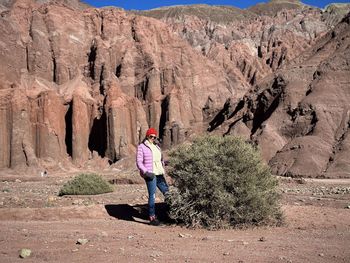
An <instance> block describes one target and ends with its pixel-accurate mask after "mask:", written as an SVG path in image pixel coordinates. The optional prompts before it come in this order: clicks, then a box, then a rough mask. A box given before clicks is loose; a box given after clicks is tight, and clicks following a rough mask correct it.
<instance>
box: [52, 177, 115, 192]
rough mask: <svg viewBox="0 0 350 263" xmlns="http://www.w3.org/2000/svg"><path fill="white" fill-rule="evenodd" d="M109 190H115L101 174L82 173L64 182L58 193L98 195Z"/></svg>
mask: <svg viewBox="0 0 350 263" xmlns="http://www.w3.org/2000/svg"><path fill="white" fill-rule="evenodd" d="M109 192H113V187H112V186H111V185H110V184H109V183H108V182H107V181H106V180H104V179H103V178H102V177H101V176H99V175H96V174H80V175H78V176H76V177H74V178H73V179H72V180H70V181H68V182H67V183H66V184H64V185H63V186H62V188H61V190H60V191H59V194H58V195H59V196H62V195H96V194H103V193H109Z"/></svg>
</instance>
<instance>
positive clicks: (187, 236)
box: [179, 233, 192, 238]
mask: <svg viewBox="0 0 350 263" xmlns="http://www.w3.org/2000/svg"><path fill="white" fill-rule="evenodd" d="M179 237H181V238H189V237H192V235H190V234H181V233H179Z"/></svg>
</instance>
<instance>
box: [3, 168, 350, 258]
mask: <svg viewBox="0 0 350 263" xmlns="http://www.w3.org/2000/svg"><path fill="white" fill-rule="evenodd" d="M70 177H71V175H62V174H55V175H52V174H49V176H47V177H39V176H38V177H21V176H14V175H11V176H4V175H1V177H0V262H1V263H5V262H11V263H13V262H157V261H158V262H350V249H349V248H350V209H349V208H350V180H332V181H330V180H328V181H327V180H294V179H280V191H281V192H282V193H283V199H282V207H283V210H284V213H285V218H286V219H285V221H286V222H285V224H284V225H283V226H281V227H260V228H254V229H246V230H237V229H232V230H220V231H207V230H198V229H196V230H193V229H187V228H183V227H180V226H175V225H167V224H165V225H162V226H160V227H154V226H149V225H148V222H147V220H146V219H147V216H146V210H147V207H146V206H145V204H146V203H147V192H146V188H145V186H144V184H130V182H139V180H138V179H137V178H134V177H133V178H131V179H130V178H129V179H128V180H116V182H117V184H115V185H114V187H115V191H114V192H113V193H109V194H103V195H98V196H64V197H58V196H57V193H58V191H59V189H60V187H61V186H62V185H63V184H64V183H65V182H66V181H67V180H68V179H69V178H70ZM106 177H107V178H108V179H113V178H115V176H113V174H109V175H106ZM126 179H127V178H126ZM133 179H135V180H133ZM124 182H129V184H125V183H124ZM161 201H162V200H161V199H158V203H159V204H158V208H159V209H158V210H160V208H161V207H162V203H161ZM80 238H84V239H87V240H88V242H87V243H86V244H84V245H79V244H76V243H77V240H78V239H80ZM22 248H29V249H31V251H32V254H31V256H30V257H28V258H25V259H21V258H19V250H20V249H22Z"/></svg>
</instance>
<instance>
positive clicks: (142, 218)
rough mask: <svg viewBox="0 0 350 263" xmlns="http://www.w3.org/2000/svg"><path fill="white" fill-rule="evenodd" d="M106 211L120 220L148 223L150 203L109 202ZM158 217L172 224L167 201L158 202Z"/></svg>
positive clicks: (164, 222)
mask: <svg viewBox="0 0 350 263" xmlns="http://www.w3.org/2000/svg"><path fill="white" fill-rule="evenodd" d="M105 208H106V211H107V213H108V214H109V215H110V216H113V217H115V218H117V219H119V220H126V221H134V222H138V223H141V224H148V223H149V221H148V205H147V204H145V205H134V206H132V205H129V204H117V205H113V204H108V205H105ZM156 211H157V218H158V219H159V221H160V222H162V223H163V224H172V223H174V222H173V220H171V218H170V217H169V207H168V205H167V204H166V203H156Z"/></svg>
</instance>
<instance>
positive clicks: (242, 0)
mask: <svg viewBox="0 0 350 263" xmlns="http://www.w3.org/2000/svg"><path fill="white" fill-rule="evenodd" d="M83 2H85V3H88V4H90V5H92V6H95V7H102V6H117V7H122V8H124V9H126V10H130V9H135V10H147V9H152V8H157V7H161V6H171V5H189V4H209V5H232V6H235V7H239V8H247V7H249V6H252V5H255V4H257V3H262V2H268V1H262V0H260V1H259V0H258V1H255V0H216V1H215V0H163V1H160V0H158V1H157V0H103V1H97V0H83ZM302 2H303V3H305V4H308V5H312V6H317V7H320V8H323V7H325V6H326V5H328V4H329V3H334V2H336V3H350V1H344V0H333V1H327V0H302Z"/></svg>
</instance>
